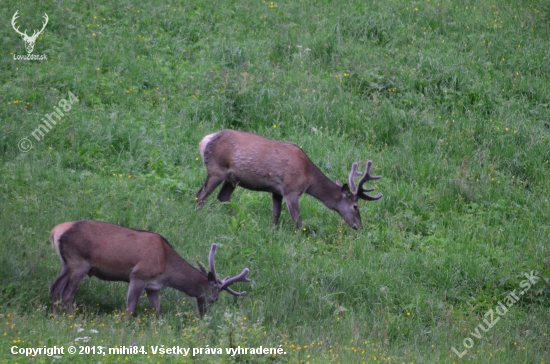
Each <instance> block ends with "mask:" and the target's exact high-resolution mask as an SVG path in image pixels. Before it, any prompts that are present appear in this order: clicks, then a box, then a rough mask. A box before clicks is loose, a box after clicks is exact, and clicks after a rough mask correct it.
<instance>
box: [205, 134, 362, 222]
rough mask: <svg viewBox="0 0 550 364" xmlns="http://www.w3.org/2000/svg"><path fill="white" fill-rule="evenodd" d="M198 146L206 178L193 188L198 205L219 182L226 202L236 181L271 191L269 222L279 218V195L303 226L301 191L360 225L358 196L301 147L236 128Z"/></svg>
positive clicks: (280, 200) (253, 188)
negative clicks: (300, 201)
mask: <svg viewBox="0 0 550 364" xmlns="http://www.w3.org/2000/svg"><path fill="white" fill-rule="evenodd" d="M199 149H200V152H201V155H202V157H203V161H204V163H205V165H206V171H207V177H206V181H205V182H204V183H203V185H202V186H201V188H200V189H199V190H198V191H197V194H196V195H197V203H198V206H199V207H200V206H202V204H203V203H204V201H205V200H206V198H207V197H208V196H209V195H210V194H211V193H212V192H213V191H214V190H215V189H216V188H217V187H218V186H219V185H220V184H222V183H223V185H222V188H221V190H220V192H219V193H218V199H219V200H220V201H222V202H226V201H230V199H231V194H232V193H233V191H234V190H235V188H236V187H237V186H241V187H243V188H246V189H249V190H254V191H264V192H270V193H271V194H272V201H273V222H274V223H275V224H277V223H278V221H279V217H280V214H281V204H282V200H283V198H284V199H285V200H286V203H287V207H288V210H289V212H290V215H291V217H292V219H293V220H294V221H295V222H296V227H297V228H298V229H299V228H300V227H301V216H300V210H299V203H298V200H299V198H300V196H301V195H302V194H304V193H306V194H309V195H311V196H313V197H314V198H316V199H318V200H320V201H321V202H322V203H323V204H325V206H327V207H328V208H330V209H332V210H334V211H336V212H338V213H339V214H340V216H342V217H343V218H344V220H345V221H346V222H347V223H348V224H349V225H350V226H351V227H352V228H354V229H357V228H360V227H361V217H360V214H359V208H358V205H357V199H358V198H359V197H358V196H356V195H354V194H352V193H350V190H349V187H348V185H347V184H346V185H344V186H338V185H337V184H335V183H332V182H331V181H330V180H329V179H328V178H327V177H326V176H325V175H324V174H323V173H322V172H321V171H320V170H319V168H317V166H316V165H315V164H313V162H312V161H311V160H310V159H309V157H308V156H307V155H306V154H305V153H304V152H303V151H302V149H301V148H300V147H299V146H297V145H296V144H294V143H288V142H282V141H277V140H272V139H268V138H264V137H262V136H259V135H256V134H252V133H246V132H242V131H236V130H222V131H220V132H217V133H214V134H210V135H207V136H205V137H204V138H203V139H202V141H201V142H200V143H199Z"/></svg>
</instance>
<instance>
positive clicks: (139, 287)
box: [126, 277, 145, 316]
mask: <svg viewBox="0 0 550 364" xmlns="http://www.w3.org/2000/svg"><path fill="white" fill-rule="evenodd" d="M144 288H145V282H143V281H142V280H140V279H136V278H131V277H130V287H129V288H128V296H127V297H126V315H128V316H129V315H135V314H136V308H137V304H138V300H139V296H141V292H143V289H144Z"/></svg>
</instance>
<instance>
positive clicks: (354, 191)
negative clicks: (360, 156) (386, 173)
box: [335, 161, 383, 229]
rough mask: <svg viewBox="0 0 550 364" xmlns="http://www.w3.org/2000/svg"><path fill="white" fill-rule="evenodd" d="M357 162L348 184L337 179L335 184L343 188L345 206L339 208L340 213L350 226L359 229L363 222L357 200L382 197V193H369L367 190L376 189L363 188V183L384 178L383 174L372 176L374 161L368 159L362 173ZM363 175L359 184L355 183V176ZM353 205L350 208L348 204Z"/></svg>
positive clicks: (352, 168) (352, 166)
mask: <svg viewBox="0 0 550 364" xmlns="http://www.w3.org/2000/svg"><path fill="white" fill-rule="evenodd" d="M357 166H358V164H357V163H353V164H352V165H351V172H350V174H349V177H348V183H349V186H348V184H343V185H342V183H340V182H338V180H336V181H335V184H336V185H337V186H338V187H340V188H341V189H342V194H343V195H344V197H343V199H342V203H341V204H342V206H343V208H341V209H338V211H339V213H340V215H341V216H342V217H343V218H344V220H345V221H346V222H347V223H348V224H349V225H350V226H352V227H353V226H356V228H357V229H360V228H361V227H362V224H361V215H360V214H359V206H358V205H357V201H358V200H359V199H361V200H367V201H375V200H379V199H381V198H382V196H383V195H382V194H381V193H379V194H378V195H376V196H371V195H368V194H367V193H366V192H371V191H374V188H363V185H364V184H365V182H367V181H374V180H377V179H380V178H382V176H371V174H370V169H371V167H372V161H368V162H367V165H366V167H365V172H364V173H361V172H359V171H357ZM358 176H362V177H361V179H360V180H359V184H358V185H356V184H355V177H358ZM350 204H351V206H352V207H353V208H352V209H350V208H348V206H350Z"/></svg>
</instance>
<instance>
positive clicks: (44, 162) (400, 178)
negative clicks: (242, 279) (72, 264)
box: [0, 0, 550, 364]
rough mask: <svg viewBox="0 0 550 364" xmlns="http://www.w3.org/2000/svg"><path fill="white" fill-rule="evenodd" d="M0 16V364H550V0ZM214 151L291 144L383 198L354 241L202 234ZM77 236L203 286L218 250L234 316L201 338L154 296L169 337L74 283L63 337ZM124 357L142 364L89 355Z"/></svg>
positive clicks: (237, 217)
mask: <svg viewBox="0 0 550 364" xmlns="http://www.w3.org/2000/svg"><path fill="white" fill-rule="evenodd" d="M0 3H1V4H2V5H1V6H0V15H1V16H0V19H2V27H1V28H0V41H1V43H2V52H1V57H0V81H1V82H0V90H1V91H0V205H1V208H0V236H1V238H0V239H1V244H0V278H1V280H2V282H3V284H2V285H1V286H0V297H1V299H0V325H1V329H0V337H1V340H0V363H14V362H19V363H22V362H25V363H26V362H38V363H42V362H51V361H52V360H53V361H55V362H72V363H81V362H82V363H88V362H114V361H120V362H132V363H133V362H135V363H138V362H139V363H141V362H152V363H157V362H160V363H164V362H202V363H231V362H240V363H338V362H340V363H378V362H388V363H436V362H437V363H460V362H468V363H537V364H539V363H540V364H543V363H548V362H549V361H550V359H549V358H550V330H549V322H550V285H549V279H548V277H550V246H549V238H550V236H549V235H550V225H549V224H548V221H549V218H550V214H549V212H548V211H549V204H548V198H549V196H548V195H549V191H550V189H549V180H550V163H549V160H550V148H549V139H550V110H549V104H550V53H549V49H550V4H549V3H548V2H547V1H546V0H533V1H524V0H515V1H511V0H500V1H498V0H486V1H479V0H478V1H475V0H474V1H467V2H463V1H457V0H441V1H436V0H427V1H399V0H385V1H376V0H373V1H348V2H330V1H321V0H320V1H305V0H304V1H301V0H291V1H274V2H270V1H259V0H258V1H218V0H209V1H205V0H197V1H189V2H185V1H177V0H174V1H162V2H153V1H128V0H123V1H105V2H103V3H102V4H101V5H96V4H94V3H93V2H91V1H85V2H82V1H74V0H68V1H63V2H60V1H50V2H41V3H39V2H24V3H21V2H19V1H13V0H3V1H1V2H0ZM16 11H19V14H18V15H19V16H20V17H19V18H18V19H17V25H18V26H20V30H21V31H23V30H24V29H27V33H28V34H29V35H30V34H31V33H32V30H34V29H40V28H41V22H42V21H43V18H42V17H43V15H44V13H47V14H48V16H49V22H48V24H47V26H46V28H45V30H44V32H43V33H42V34H41V35H40V36H39V37H38V39H37V41H36V45H35V47H34V51H33V54H35V55H42V54H46V55H47V60H44V61H24V60H16V59H15V58H17V56H18V55H24V54H26V51H25V45H24V43H23V41H22V39H21V37H20V36H19V35H17V33H16V32H15V31H14V30H13V29H12V27H11V26H10V20H11V18H12V16H13V14H14V13H15V12H16ZM76 99H78V101H77V100H76ZM57 110H60V111H62V113H63V116H62V117H61V118H60V119H61V120H57V124H55V125H51V123H50V125H51V129H50V130H48V128H46V127H45V126H44V125H45V123H44V120H46V121H47V118H48V117H47V115H49V114H51V113H53V112H57ZM54 120H56V119H55V118H54ZM224 128H233V129H239V130H245V131H251V132H255V133H258V134H261V135H264V136H267V137H270V138H274V139H279V140H286V141H291V142H294V143H297V144H299V145H300V146H301V147H302V148H303V150H304V151H306V153H307V154H308V155H309V156H310V158H311V159H312V160H313V161H314V163H316V164H317V166H319V168H320V169H321V170H322V171H323V172H324V173H325V174H326V175H327V176H328V177H329V178H330V179H334V178H338V179H340V180H345V179H346V177H347V175H348V173H349V170H350V168H351V164H352V163H353V162H356V161H357V162H360V164H361V165H364V163H365V162H366V161H367V160H368V159H372V160H373V162H374V164H373V169H372V173H373V174H381V175H383V178H382V179H381V180H379V181H377V182H376V184H372V185H375V187H376V191H375V192H374V193H378V192H381V193H383V194H384V197H383V198H382V199H381V200H379V201H375V202H369V203H366V202H361V211H362V215H363V225H364V229H363V230H362V231H359V232H355V231H353V230H351V229H350V228H349V227H348V226H347V225H346V224H345V223H344V221H343V220H342V219H341V218H340V217H339V216H338V215H337V214H336V213H334V212H332V211H330V210H328V209H327V208H325V207H324V206H323V205H322V204H321V203H320V202H318V201H317V200H315V199H313V198H311V197H309V196H304V197H302V199H301V213H302V217H303V221H304V222H303V226H304V228H303V231H294V224H293V222H292V221H291V219H290V216H289V214H288V212H287V211H286V208H285V210H284V211H283V214H282V216H281V224H280V225H279V226H277V227H273V226H272V224H271V197H270V195H269V194H267V193H261V192H252V191H248V190H244V189H237V191H236V193H235V194H234V195H233V202H231V203H230V205H231V206H232V207H233V213H230V212H229V211H228V208H227V206H224V205H222V204H220V203H219V202H218V201H217V200H216V199H215V194H214V195H213V196H211V197H210V198H209V199H208V201H207V203H206V205H205V207H204V208H203V209H201V210H196V208H195V192H196V190H198V189H199V187H200V186H201V184H202V182H203V181H204V178H205V176H206V170H205V168H204V165H203V163H202V160H201V158H200V154H199V151H198V147H197V145H198V142H199V141H200V140H201V138H202V137H203V136H204V135H206V134H209V133H212V132H215V131H218V130H221V129H224ZM36 130H41V131H42V133H43V135H40V133H37V132H36ZM33 134H34V135H33ZM35 135H36V136H37V138H35V137H34V136H35ZM24 138H26V140H23V141H22V142H21V140H22V139H24ZM31 144H32V147H31ZM21 149H24V150H25V151H22V150H21ZM27 149H28V150H27ZM78 219H95V220H101V221H108V222H113V223H117V224H122V225H125V226H129V227H133V228H137V229H146V230H151V231H155V232H158V233H160V234H162V235H163V236H165V237H166V238H167V239H168V240H169V241H170V242H171V243H172V245H173V246H174V247H175V249H176V250H177V251H178V252H179V253H180V254H181V255H182V256H183V257H184V258H185V259H187V260H188V261H189V262H191V263H192V264H194V265H196V263H197V261H201V262H202V263H206V260H207V255H208V250H209V247H210V245H211V244H212V243H214V242H216V243H218V244H219V248H218V254H217V256H216V263H217V267H218V271H219V274H220V275H222V276H224V275H230V274H231V275H235V274H237V273H239V272H240V271H241V270H242V269H243V268H244V267H248V268H250V274H249V277H250V278H251V280H252V282H251V283H250V284H242V283H239V284H236V285H235V288H236V289H238V290H242V289H245V290H247V291H248V294H247V295H246V296H244V297H240V298H237V297H233V296H231V295H229V294H226V293H224V294H221V295H220V300H219V301H218V302H217V303H216V304H215V305H213V306H211V307H210V309H209V311H208V313H207V315H206V317H204V318H203V319H198V317H197V315H196V314H195V304H194V300H193V299H191V298H190V297H187V296H185V295H184V294H183V293H181V292H179V291H176V290H172V289H168V288H167V289H164V290H163V291H162V292H161V298H162V308H163V312H164V314H163V315H162V316H161V317H160V318H159V317H154V315H152V314H151V310H150V308H149V306H148V303H147V299H146V298H145V297H143V298H142V299H141V300H140V304H139V314H138V316H137V317H136V318H128V317H124V314H123V312H124V309H125V295H126V290H127V285H126V284H125V283H113V282H103V281H100V280H98V279H95V278H94V279H88V278H86V279H85V280H84V281H83V282H82V284H81V286H80V288H79V290H78V292H77V294H76V297H75V304H76V312H75V314H74V315H71V316H67V315H62V316H54V315H53V312H52V304H51V300H50V297H49V286H50V284H51V283H52V282H53V281H54V280H55V278H56V277H57V275H58V274H59V271H60V263H59V259H58V257H57V255H56V254H55V251H54V250H53V249H52V247H51V246H50V243H49V241H48V235H49V232H50V230H51V229H52V227H53V226H55V225H56V224H58V223H61V222H64V221H72V220H78ZM531 272H533V273H532V274H534V275H536V276H537V277H539V278H540V279H538V280H537V279H535V278H533V277H532V276H531V280H530V281H529V280H528V278H527V277H526V276H525V274H527V275H530V274H531ZM526 282H527V283H526ZM527 285H530V287H529V289H527ZM522 290H523V293H524V294H521V293H520V292H521V291H522ZM511 292H512V294H515V295H516V296H517V297H518V299H517V300H516V299H511V298H510V297H511V296H510V294H511ZM514 301H517V302H514ZM499 302H500V303H499ZM504 306H506V310H507V311H506V310H504ZM491 316H494V317H493V318H491ZM491 321H492V324H491ZM70 345H73V346H75V347H76V348H77V349H78V351H79V352H80V350H83V354H82V355H78V354H75V355H70V354H67V350H68V349H67V348H68V347H69V346H70ZM131 345H137V347H138V348H140V350H141V348H142V347H143V351H147V354H144V353H142V352H140V353H137V354H135V355H134V354H131V353H130V354H128V353H123V354H115V353H111V354H110V355H109V354H107V355H105V356H103V355H102V354H99V353H98V352H96V353H95V354H94V353H90V351H89V350H98V351H99V350H103V351H108V350H109V348H116V347H118V348H122V347H127V348H128V347H130V346H131ZM14 346H17V347H18V348H38V347H53V346H58V347H61V346H62V347H64V350H65V354H64V355H60V356H56V357H53V358H52V357H48V356H44V355H41V356H40V355H38V356H33V357H27V358H26V357H25V355H18V354H12V350H14V349H13V347H14ZM156 346H158V347H162V346H163V348H169V347H173V346H179V347H181V348H195V349H197V350H198V349H200V348H202V349H203V354H198V355H195V356H194V357H193V356H192V355H189V356H187V357H185V356H182V355H170V354H166V353H165V354H160V352H157V353H156V354H154V353H153V348H154V347H156ZM239 346H240V347H242V348H259V347H260V346H263V347H267V348H279V347H281V348H283V349H284V354H281V355H255V354H253V355H250V354H239V355H235V356H231V355H229V354H225V349H226V348H230V347H231V348H237V347H239ZM152 347H153V348H152ZM206 348H209V349H210V350H211V349H212V348H220V349H221V350H223V352H224V353H223V354H216V352H217V350H213V351H214V354H205V352H206V350H205V349H206ZM15 350H16V351H17V350H19V349H15ZM86 350H88V353H89V354H86ZM132 350H133V349H132Z"/></svg>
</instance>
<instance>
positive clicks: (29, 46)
mask: <svg viewBox="0 0 550 364" xmlns="http://www.w3.org/2000/svg"><path fill="white" fill-rule="evenodd" d="M18 12H19V10H18V11H16V12H15V14H13V17H12V18H11V26H12V28H13V30H15V31H16V32H17V34H19V35H20V36H21V37H22V38H23V42H25V49H26V50H27V53H28V54H31V53H32V51H33V49H34V43H35V42H36V38H38V36H39V35H40V33H42V31H43V30H44V29H45V28H46V25H47V24H48V20H49V18H48V14H46V13H44V16H43V18H44V22H43V23H42V29H40V30H38V31H35V32H34V33H33V34H32V35H31V36H30V37H29V36H28V35H27V29H25V31H24V32H23V33H21V32H20V31H19V27H17V28H16V27H15V21H16V20H17V18H18V16H17V13H18Z"/></svg>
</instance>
